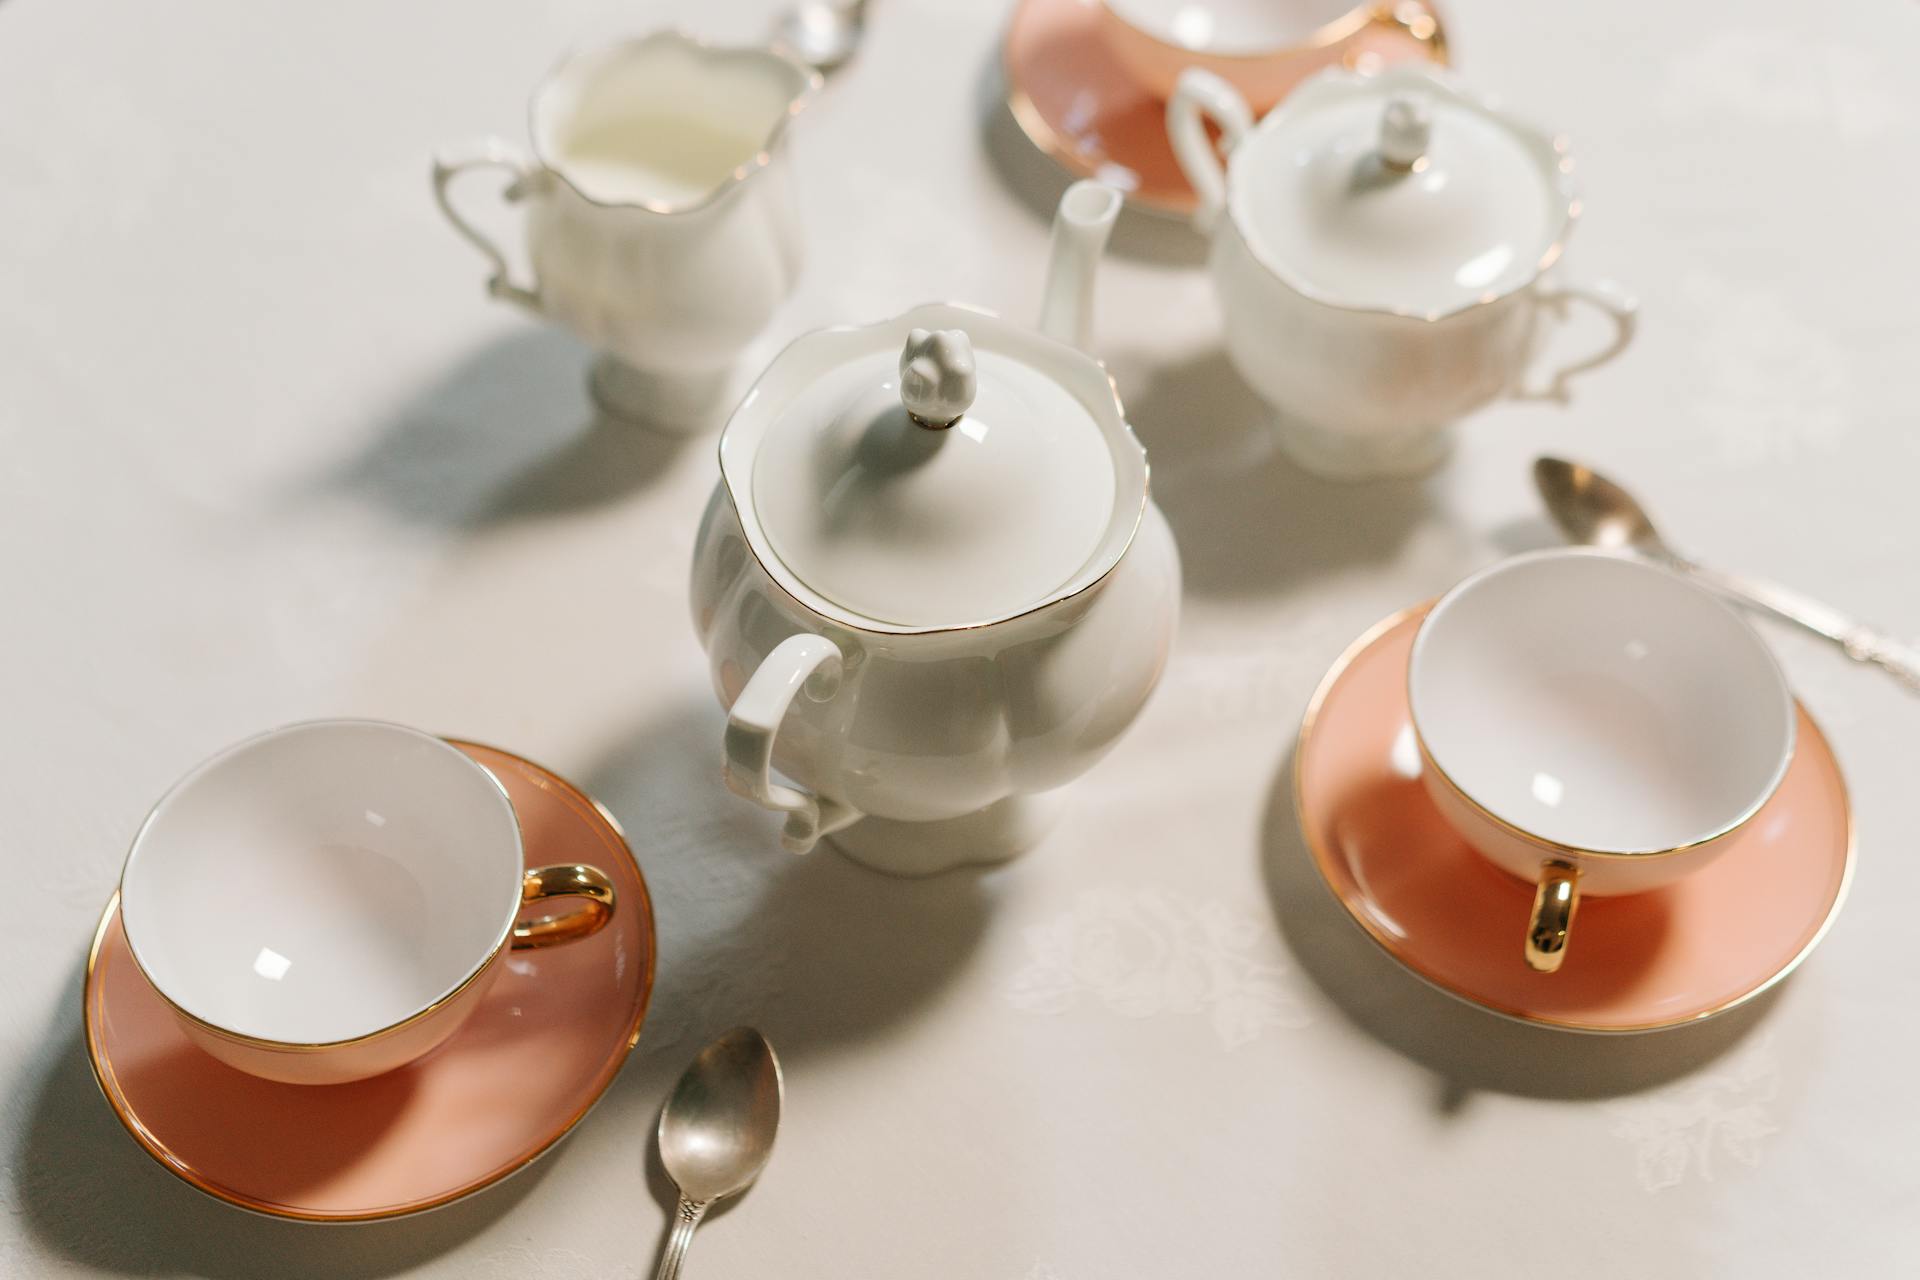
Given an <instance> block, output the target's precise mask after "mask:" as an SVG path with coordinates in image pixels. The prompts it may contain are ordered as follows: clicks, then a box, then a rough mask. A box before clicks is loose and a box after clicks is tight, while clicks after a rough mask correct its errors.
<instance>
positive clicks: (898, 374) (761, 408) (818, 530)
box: [692, 183, 1180, 875]
mask: <svg viewBox="0 0 1920 1280" xmlns="http://www.w3.org/2000/svg"><path fill="white" fill-rule="evenodd" d="M1119 207H1120V197H1119V195H1118V193H1116V192H1114V191H1112V190H1111V189H1109V188H1107V187H1103V186H1100V185H1098V184H1096V183H1080V184H1078V185H1076V186H1075V187H1073V188H1072V189H1070V190H1069V191H1068V192H1067V194H1066V196H1065V197H1064V198H1063V200H1062V202H1061V208H1060V213H1059V216H1058V218H1057V220H1056V222H1055V234H1054V252H1053V265H1052V268H1051V270H1050V273H1049V277H1048V284H1047V293H1046V307H1045V314H1044V317H1043V320H1042V330H1043V331H1042V332H1035V331H1033V330H1030V329H1027V328H1024V327H1022V326H1019V325H1015V324H1011V323H1009V322H1007V321H1005V320H1002V319H1000V318H999V317H997V316H995V315H993V314H991V313H989V312H985V311H979V310H975V309H972V308H967V307H961V306H953V305H946V304H932V305H927V306H921V307H916V308H915V309H913V310H912V311H909V312H907V313H906V314H905V315H902V316H897V317H895V318H894V319H891V320H885V321H882V322H880V323H878V324H872V325H866V326H861V327H856V328H835V329H824V330H820V331H818V332H815V333H811V334H808V335H807V336H805V337H802V338H800V339H799V340H798V341H796V342H795V343H794V344H793V345H792V346H790V347H788V348H787V349H786V350H785V351H784V352H782V353H781V355H780V356H779V357H778V358H777V359H776V360H775V361H774V362H773V364H772V365H771V366H770V367H769V368H768V369H767V371H766V372H765V373H764V374H763V375H762V376H761V378H760V380H759V381H758V382H757V383H756V384H755V385H754V387H753V389H752V390H751V391H750V392H749V393H748V394H747V397H746V399H745V400H744V401H743V402H742V403H741V405H740V407H739V409H738V410H737V411H736V412H735V413H734V415H733V418H732V420H731V421H730V422H729V423H728V424H727V427H726V429H725V431H724V433H723V434H722V436H721V440H720V469H721V481H720V484H719V485H718V487H717V488H716V489H715V492H714V495H713V499H712V501H711V502H710V503H709V505H708V507H707V512H706V516H705V518H704V520H703V521H702V523H701V528H700V534H699V538H698V542H697V545H696V548H695V551H694V564H693V589H692V596H693V612H694V623H695V626H696V628H697V630H698V632H699V635H700V638H701V641H702V643H703V644H704V645H705V646H706V649H707V653H708V658H709V661H710V665H711V668H712V673H713V680H714V685H715V688H716V690H717V692H718V693H719V696H720V699H721V701H722V703H723V704H725V705H726V706H728V707H729V708H730V713H729V719H728V724H727V730H726V779H727V783H728V786H729V787H730V788H731V789H732V790H734V791H735V792H736V793H738V794H740V795H742V796H744V797H746V798H748V799H751V800H753V801H755V802H757V803H759V804H761V805H763V806H765V807H766V808H769V809H774V810H777V811H780V812H783V813H785V814H786V816H787V817H786V827H785V832H784V837H783V840H784V843H785V844H786V846H787V847H788V848H789V849H792V850H794V851H796V852H804V851H805V850H807V849H809V848H811V847H812V845H813V844H814V842H815V841H816V840H817V839H818V838H819V837H820V836H822V835H827V836H830V838H831V839H832V841H833V842H834V844H835V845H836V846H837V847H839V848H840V849H841V850H842V851H843V852H845V853H846V854H848V855H849V856H851V857H853V858H854V859H856V860H857V861H859V862H862V863H865V864H866V865H868V866H870V867H873V868H875V869H877V870H881V871H886V872H890V873H893V874H899V875H925V874H931V873H934V872H938V871H943V870H946V869H948V868H951V867H955V866H959V865H961V864H964V863H971V862H995V861H1000V860H1002V859H1005V858H1008V857H1011V856H1013V855H1014V854H1016V853H1019V852H1022V851H1023V850H1025V849H1026V848H1028V847H1030V846H1031V845H1032V844H1033V843H1035V842H1036V841H1037V840H1038V839H1039V838H1040V837H1041V836H1042V835H1044V834H1045V832H1046V831H1047V829H1048V828H1049V826H1050V825H1051V821H1052V818H1053V817H1054V815H1055V814H1056V812H1057V811H1058V807H1059V806H1058V804H1057V800H1058V797H1057V796H1056V795H1055V794H1054V793H1055V792H1056V791H1057V790H1058V789H1059V788H1060V787H1062V786H1064V785H1065V784H1067V783H1069V782H1071V781H1073V780H1074V779H1075V778H1077V777H1079V776H1080V774H1081V773H1083V772H1084V771H1085V770H1086V769H1087V768H1089V767H1090V766H1091V765H1092V764H1093V763H1094V762H1095V761H1096V760H1098V759H1099V758H1100V757H1101V756H1102V755H1104V754H1105V753H1106V751H1107V750H1108V748H1110V747H1111V746H1112V745H1113V744H1114V742H1115V741H1116V740H1117V739H1118V738H1119V736H1120V734H1121V733H1122V732H1123V731H1124V730H1125V729H1126V728H1127V727H1128V725H1129V724H1131V723H1132V721H1133V719H1134V717H1135V716H1136V715H1137V714H1138V712H1139V711H1140V709H1141V707H1142V706H1143V705H1144V704H1145V702H1146V700H1147V696H1148V694H1149V693H1151V691H1152V690H1153V687H1154V685H1155V684H1156V683H1157V682H1158V680H1159V678H1160V673H1161V670H1162V668H1163V666H1164V665H1165V662H1166V657H1167V650H1168V646H1169V644H1170V642H1171V639H1172V636H1173V630H1174V626H1175V622H1176V620H1177V617H1178V613H1179V600H1180V565H1179V558H1178V554H1177V552H1176V551H1175V548H1174V543H1173V536H1172V533H1171V531H1170V530H1169V529H1168V527H1167V524H1166V521H1165V520H1164V519H1163V518H1162V517H1161V515H1160V513H1159V511H1158V510H1157V509H1156V508H1155V507H1154V506H1153V504H1152V503H1151V502H1150V501H1149V500H1148V497H1147V460H1146V453H1145V451H1144V450H1143V449H1142V448H1141V446H1140V444H1139V442H1138V441H1137V440H1136V439H1135V438H1134V435H1133V432H1132V430H1131V429H1130V428H1129V427H1128V426H1127V423H1126V420H1125V419H1124V417H1123V416H1122V410H1121V406H1120V402H1119V399H1118V396H1117V395H1116V393H1115V390H1114V386H1113V383H1112V381H1111V379H1110V378H1109V377H1108V376H1107V372H1106V369H1105V368H1104V366H1102V365H1101V364H1100V363H1099V362H1098V361H1097V360H1095V359H1093V358H1092V357H1091V356H1088V355H1086V354H1084V353H1083V352H1082V351H1080V350H1078V349H1076V347H1075V346H1074V345H1071V344H1073V343H1076V342H1078V341H1079V340H1080V339H1081V338H1082V337H1083V336H1084V332H1085V328H1086V319H1087V317H1086V312H1087V308H1088V306H1089V304H1090V301H1091V288H1092V273H1093V271H1094V266H1095V262H1096V259H1097V257H1098V255H1099V253H1100V250H1101V248H1102V246H1103V245H1104V243H1105V241H1106V238H1107V235H1108V234H1109V232H1110V231H1111V229H1112V224H1113V219H1114V217H1115V216H1116V215H1117V214H1118V211H1119ZM775 768H777V769H778V770H779V772H780V774H782V775H784V777H785V779H786V781H783V780H781V779H780V778H777V777H776V776H775V775H774V773H773V770H774V769H775Z"/></svg>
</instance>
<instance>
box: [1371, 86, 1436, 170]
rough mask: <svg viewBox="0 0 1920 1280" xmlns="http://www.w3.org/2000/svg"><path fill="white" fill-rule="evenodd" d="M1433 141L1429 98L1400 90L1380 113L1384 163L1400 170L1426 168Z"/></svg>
mask: <svg viewBox="0 0 1920 1280" xmlns="http://www.w3.org/2000/svg"><path fill="white" fill-rule="evenodd" d="M1432 141H1433V106H1432V104H1431V103H1429V102H1428V101H1427V100H1426V99H1425V98H1422V97H1418V96H1416V95H1414V94H1410V93H1397V94H1395V95H1394V96H1393V97H1391V98H1389V99H1388V100H1387V106H1386V110H1384V111H1382V112H1381V113H1380V162H1381V163H1382V164H1384V165H1385V166H1386V167H1387V168H1389V169H1392V170H1394V171H1396V172H1398V173H1411V172H1413V171H1415V170H1417V169H1421V168H1424V167H1425V161H1426V158H1427V147H1428V145H1429V144H1431V143H1432Z"/></svg>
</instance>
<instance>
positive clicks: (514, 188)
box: [433, 138, 540, 312]
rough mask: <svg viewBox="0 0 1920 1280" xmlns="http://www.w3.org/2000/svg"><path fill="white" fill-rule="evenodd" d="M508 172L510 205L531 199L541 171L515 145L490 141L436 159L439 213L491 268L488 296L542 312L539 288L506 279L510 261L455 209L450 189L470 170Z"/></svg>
mask: <svg viewBox="0 0 1920 1280" xmlns="http://www.w3.org/2000/svg"><path fill="white" fill-rule="evenodd" d="M483 168H491V169H505V170H506V171H507V172H508V173H510V174H512V175H513V181H512V182H509V183H508V184H507V187H506V190H505V191H504V192H503V193H502V196H503V198H504V199H505V200H506V202H507V203H508V204H513V203H516V202H517V201H519V200H521V199H522V198H524V197H525V196H526V195H528V194H529V193H530V192H531V190H532V189H533V186H534V184H535V182H536V181H537V180H538V179H539V176H540V169H539V166H537V165H535V164H534V163H533V162H532V161H531V160H529V159H527V158H526V157H525V156H523V155H522V154H520V152H519V150H518V149H517V148H515V147H514V146H513V145H512V144H510V143H507V142H502V141H501V140H500V139H498V138H487V139H484V140H483V141H480V142H473V143H468V144H467V145H466V146H464V147H460V148H458V149H457V150H456V151H454V152H453V153H452V154H450V155H439V156H435V157H434V158H433V198H434V202H435V203H437V204H438V205H439V206H440V212H441V213H444V214H446V215H447V221H448V222H451V223H452V224H453V229H454V230H455V231H458V232H459V233H460V235H461V237H462V238H463V239H464V240H466V241H467V243H468V244H471V245H472V246H473V247H474V248H476V249H478V250H479V251H480V253H481V255H482V256H483V257H485V258H486V260H487V261H488V262H489V263H490V264H491V265H492V267H493V274H492V275H491V276H489V277H488V278H487V292H488V293H490V294H492V295H493V296H494V297H496V298H505V299H506V300H507V301H508V302H517V303H519V304H520V305H521V306H523V307H525V308H527V309H528V310H529V311H536V312H537V311H539V310H540V289H539V286H538V285H537V284H536V285H535V286H534V287H532V288H528V287H526V286H524V285H517V284H514V283H513V282H512V281H511V280H509V279H507V257H506V255H505V254H504V253H502V252H500V247H499V246H498V245H496V244H495V243H494V242H493V241H492V240H490V239H488V238H487V236H486V235H485V234H484V233H483V232H481V230H480V229H479V228H478V227H476V226H474V225H473V224H472V223H471V222H468V221H467V220H466V219H465V218H463V217H461V216H460V213H459V211H458V210H457V209H455V208H454V207H453V200H452V199H451V197H450V196H449V195H448V191H447V189H448V188H449V187H450V186H452V184H453V180H454V179H455V178H456V177H458V176H459V175H460V174H461V173H463V172H465V171H466V170H468V169H483Z"/></svg>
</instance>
